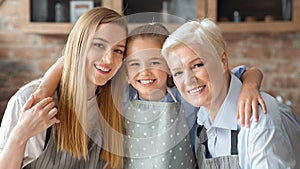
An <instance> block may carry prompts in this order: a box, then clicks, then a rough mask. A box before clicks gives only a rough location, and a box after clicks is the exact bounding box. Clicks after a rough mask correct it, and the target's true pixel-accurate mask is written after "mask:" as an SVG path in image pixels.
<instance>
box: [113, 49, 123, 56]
mask: <svg viewBox="0 0 300 169" xmlns="http://www.w3.org/2000/svg"><path fill="white" fill-rule="evenodd" d="M114 51H115V52H116V53H117V54H121V55H123V54H124V51H123V50H121V49H116V50H114Z"/></svg>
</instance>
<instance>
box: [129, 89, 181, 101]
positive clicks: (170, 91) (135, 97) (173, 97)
mask: <svg viewBox="0 0 300 169" xmlns="http://www.w3.org/2000/svg"><path fill="white" fill-rule="evenodd" d="M167 92H168V93H169V94H170V96H171V97H172V99H173V100H174V102H175V103H177V99H176V97H175V96H174V95H173V92H172V90H171V89H170V88H169V87H168V88H167ZM137 98H138V92H136V94H135V95H134V97H133V99H135V100H136V99H137Z"/></svg>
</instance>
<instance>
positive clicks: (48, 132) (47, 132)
mask: <svg viewBox="0 0 300 169" xmlns="http://www.w3.org/2000/svg"><path fill="white" fill-rule="evenodd" d="M51 129H52V126H50V127H49V128H47V130H46V139H45V144H44V150H45V149H46V147H47V145H48V142H49V139H50V135H51Z"/></svg>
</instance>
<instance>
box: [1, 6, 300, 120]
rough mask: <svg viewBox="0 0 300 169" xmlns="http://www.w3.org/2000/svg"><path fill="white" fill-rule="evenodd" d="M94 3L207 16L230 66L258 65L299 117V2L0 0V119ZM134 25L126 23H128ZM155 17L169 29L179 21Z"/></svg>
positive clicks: (266, 85)
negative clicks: (225, 49)
mask: <svg viewBox="0 0 300 169" xmlns="http://www.w3.org/2000/svg"><path fill="white" fill-rule="evenodd" d="M237 1H239V3H237ZM237 4H240V5H237ZM94 6H105V7H109V8H112V9H115V10H116V11H118V12H120V13H122V14H124V15H130V14H134V13H137V12H163V13H169V14H172V15H176V16H179V17H181V18H184V19H187V20H191V19H201V18H204V17H209V18H212V19H213V20H215V21H216V22H217V23H218V25H219V26H220V28H221V30H222V31H223V35H224V38H225V40H226V41H227V46H228V55H229V57H230V65H231V67H234V66H236V65H241V64H243V65H246V66H248V67H257V68H259V69H260V70H261V71H262V72H263V74H264V80H263V84H262V90H264V91H266V92H268V93H270V94H272V95H273V96H275V97H277V96H278V98H279V100H281V101H282V102H284V103H286V104H289V105H291V107H292V108H293V109H294V110H295V112H296V113H297V114H298V116H299V117H300V104H299V103H300V83H299V82H300V0H265V1H261V0H253V1H251V2H250V1H249V2H248V1H243V2H240V0H185V1H182V0H153V1H146V0H139V1H133V0H114V1H112V0H95V1H89V0H85V1H68V0H0V119H1V118H2V115H3V113H4V110H5V108H6V105H7V102H8V100H9V98H10V97H11V96H12V95H13V94H14V93H15V92H16V91H17V90H18V89H19V88H20V87H21V86H22V85H24V84H25V83H27V82H29V81H31V80H33V79H36V78H39V77H41V76H42V75H43V74H44V72H45V71H46V70H47V68H49V67H50V65H51V64H52V63H54V62H55V61H56V59H57V58H58V57H60V56H61V51H62V49H63V47H64V44H65V42H66V39H67V35H68V33H69V31H70V30H71V28H72V25H73V24H72V23H73V22H75V21H76V19H77V18H78V17H79V16H80V15H81V14H82V12H85V11H86V10H88V9H90V8H92V7H94ZM138 22H139V21H130V27H134V26H136V25H137V24H139V23H138ZM162 22H165V24H166V25H167V27H168V28H169V29H170V30H171V31H172V30H174V29H175V28H176V27H178V26H179V25H180V23H177V21H174V20H163V18H162Z"/></svg>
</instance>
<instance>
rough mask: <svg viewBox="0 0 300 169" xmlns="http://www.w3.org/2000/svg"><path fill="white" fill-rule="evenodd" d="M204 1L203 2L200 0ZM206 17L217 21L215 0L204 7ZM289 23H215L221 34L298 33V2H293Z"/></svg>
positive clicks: (299, 3) (299, 21)
mask: <svg viewBox="0 0 300 169" xmlns="http://www.w3.org/2000/svg"><path fill="white" fill-rule="evenodd" d="M201 1H204V0H201ZM205 8H206V15H205V16H206V17H208V18H211V19H213V20H214V21H216V20H217V0H209V1H207V4H206V6H205ZM292 11H293V12H292V20H291V21H270V22H264V21H254V22H238V23H235V22H217V24H218V25H219V27H220V29H221V30H222V32H228V33H234V32H236V33H241V32H244V33H245V32H296V31H297V32H299V31H300V0H293V7H292Z"/></svg>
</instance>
